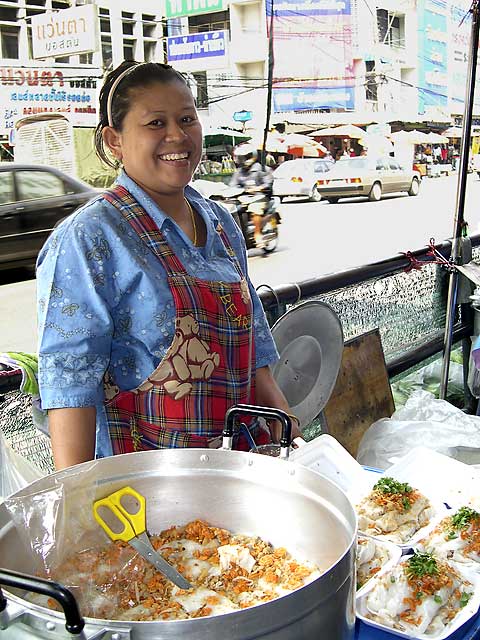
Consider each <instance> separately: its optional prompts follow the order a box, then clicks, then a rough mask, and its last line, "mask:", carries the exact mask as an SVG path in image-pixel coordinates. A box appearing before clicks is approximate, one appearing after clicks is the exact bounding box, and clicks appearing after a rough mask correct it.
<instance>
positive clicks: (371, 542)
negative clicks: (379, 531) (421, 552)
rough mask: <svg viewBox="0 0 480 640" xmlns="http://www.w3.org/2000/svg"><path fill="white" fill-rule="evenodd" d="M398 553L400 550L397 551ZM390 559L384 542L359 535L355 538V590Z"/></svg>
mask: <svg viewBox="0 0 480 640" xmlns="http://www.w3.org/2000/svg"><path fill="white" fill-rule="evenodd" d="M399 553H400V552H399ZM389 560H391V554H390V551H389V549H388V547H387V546H386V544H385V543H382V542H381V541H380V540H375V539H374V538H368V537H364V536H359V537H358V539H357V560H356V562H357V590H358V589H361V588H362V587H363V586H364V585H365V584H366V583H367V582H368V581H369V580H370V578H373V576H374V575H376V574H377V573H378V572H379V571H381V570H382V567H384V566H385V565H386V564H387V562H388V561H389Z"/></svg>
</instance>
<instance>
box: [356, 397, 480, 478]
mask: <svg viewBox="0 0 480 640" xmlns="http://www.w3.org/2000/svg"><path fill="white" fill-rule="evenodd" d="M420 446H422V447H427V448H428V449H433V450H435V451H438V452H439V453H443V454H445V455H447V456H450V457H451V458H455V459H456V460H460V461H461V462H465V463H467V464H478V463H480V416H470V415H467V414H465V413H464V412H463V411H461V410H460V409H457V407H454V406H453V405H452V404H450V403H449V402H446V401H445V400H437V399H436V398H435V397H434V395H433V394H432V393H429V392H428V391H415V392H414V393H413V394H412V396H411V397H410V398H409V399H408V401H407V402H406V404H405V406H404V407H402V408H401V409H398V410H397V411H395V413H394V414H393V415H392V417H391V418H382V419H381V420H377V421H376V422H374V423H373V424H372V425H371V426H370V427H369V428H368V429H367V431H366V432H365V433H364V435H363V438H362V439H361V441H360V444H359V447H358V453H357V460H358V462H360V464H363V465H367V466H370V467H375V468H378V469H386V468H387V467H389V466H391V465H392V464H394V463H395V462H397V460H398V459H399V458H401V457H402V456H404V455H406V454H407V453H408V452H409V451H410V449H412V448H413V447H420Z"/></svg>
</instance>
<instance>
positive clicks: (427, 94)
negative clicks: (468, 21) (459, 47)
mask: <svg viewBox="0 0 480 640" xmlns="http://www.w3.org/2000/svg"><path fill="white" fill-rule="evenodd" d="M417 8H418V34H419V43H418V44H419V46H418V50H419V51H420V52H421V54H420V57H419V65H418V80H419V91H418V103H419V104H418V112H419V113H422V114H424V113H425V111H426V110H427V111H428V108H429V107H430V108H431V107H442V106H446V105H447V102H448V84H449V81H448V71H447V65H448V47H447V41H448V36H447V30H448V26H447V15H446V10H445V8H444V7H443V10H442V7H441V6H440V5H439V6H436V5H435V3H433V2H432V3H429V2H428V0H425V1H424V2H423V3H419V5H418V6H417ZM422 9H423V10H422Z"/></svg>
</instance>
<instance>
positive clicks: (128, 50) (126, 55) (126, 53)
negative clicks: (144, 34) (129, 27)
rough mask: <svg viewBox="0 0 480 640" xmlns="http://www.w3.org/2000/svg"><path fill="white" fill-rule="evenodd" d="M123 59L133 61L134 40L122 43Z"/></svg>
mask: <svg viewBox="0 0 480 640" xmlns="http://www.w3.org/2000/svg"><path fill="white" fill-rule="evenodd" d="M123 59H124V60H135V40H127V41H125V40H124V41H123Z"/></svg>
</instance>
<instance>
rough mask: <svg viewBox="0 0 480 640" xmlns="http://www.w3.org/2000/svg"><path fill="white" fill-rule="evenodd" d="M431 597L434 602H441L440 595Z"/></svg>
mask: <svg viewBox="0 0 480 640" xmlns="http://www.w3.org/2000/svg"><path fill="white" fill-rule="evenodd" d="M433 599H434V600H435V602H436V603H437V604H442V599H441V597H440V596H433Z"/></svg>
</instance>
